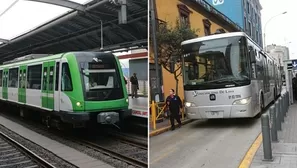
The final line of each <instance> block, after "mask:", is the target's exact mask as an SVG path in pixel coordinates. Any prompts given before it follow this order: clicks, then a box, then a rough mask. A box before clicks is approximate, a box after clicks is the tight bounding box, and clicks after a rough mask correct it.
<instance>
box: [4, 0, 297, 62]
mask: <svg viewBox="0 0 297 168" xmlns="http://www.w3.org/2000/svg"><path fill="white" fill-rule="evenodd" d="M14 1H15V0H0V14H1V13H2V12H3V11H4V10H5V9H6V8H8V6H9V5H11V4H12V3H13V2H14ZM72 1H74V2H78V3H82V4H84V3H86V2H89V1H90V0H72ZM260 3H261V4H262V7H263V9H262V11H261V14H262V27H263V28H262V29H263V34H264V26H265V24H266V23H267V21H268V20H269V19H270V18H271V17H272V16H275V15H277V14H280V13H282V12H285V11H286V12H288V13H287V14H285V15H280V16H278V17H275V18H274V19H272V20H271V21H270V22H269V23H268V24H266V25H267V26H266V31H265V32H266V44H267V45H268V44H272V43H273V44H277V45H285V46H287V47H289V48H290V57H291V58H296V59H297V48H296V47H294V46H295V45H297V31H296V30H297V24H294V22H295V20H296V19H295V16H297V10H296V7H295V5H297V2H296V1H295V0H260ZM69 10H70V9H67V8H64V7H59V6H54V5H49V4H44V3H38V2H32V1H26V0H19V1H18V3H17V4H16V5H15V6H13V7H12V8H11V9H10V10H9V11H8V12H6V13H5V14H4V15H3V16H1V17H0V38H3V39H11V38H13V37H15V36H18V35H21V34H23V33H25V32H27V31H29V30H31V29H33V28H35V27H37V26H39V25H40V24H42V23H46V22H48V21H50V20H51V19H53V18H55V17H57V16H59V15H62V14H64V13H65V12H67V11H69ZM292 21H293V22H292Z"/></svg>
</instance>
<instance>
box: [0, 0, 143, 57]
mask: <svg viewBox="0 0 297 168" xmlns="http://www.w3.org/2000/svg"><path fill="white" fill-rule="evenodd" d="M39 1H43V0H39ZM54 1H56V0H54ZM26 2H27V1H26ZM28 2H29V1H28ZM115 2H117V0H93V1H90V2H87V3H84V4H79V5H77V6H76V8H77V9H75V8H74V9H71V10H69V9H68V12H66V13H64V14H62V15H60V16H58V17H56V18H54V19H52V20H51V21H49V22H47V23H45V24H42V25H40V26H38V27H36V28H34V29H32V30H29V31H28V32H26V33H23V34H21V35H19V36H16V37H13V38H11V39H8V41H6V40H7V39H4V38H2V37H0V41H1V42H2V43H0V62H4V61H8V60H12V59H14V58H17V57H21V56H24V55H28V54H32V53H33V54H40V53H42V54H56V53H62V52H67V51H86V50H93V51H99V50H100V48H101V21H102V23H103V51H110V50H117V49H121V48H130V47H134V48H138V47H139V48H147V38H148V37H147V34H148V33H147V24H148V22H147V19H148V16H147V15H148V11H147V0H127V24H119V13H118V11H119V9H120V6H119V5H118V4H116V3H115ZM30 3H38V2H30ZM48 5H50V4H48ZM20 15H21V14H20ZM0 17H1V13H0ZM0 19H1V18H0ZM32 19H34V18H32ZM0 23H1V22H0ZM0 31H1V25H0Z"/></svg>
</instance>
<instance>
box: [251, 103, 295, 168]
mask: <svg viewBox="0 0 297 168" xmlns="http://www.w3.org/2000/svg"><path fill="white" fill-rule="evenodd" d="M296 121H297V104H296V103H295V104H293V105H291V106H290V107H289V111H288V113H287V117H285V122H284V123H283V124H282V131H279V132H278V140H279V142H277V143H272V156H273V158H274V160H273V161H263V160H262V159H263V158H264V156H263V155H264V154H263V143H262V141H261V140H258V141H259V142H260V143H259V142H257V140H256V141H255V142H254V144H257V143H258V144H259V145H260V146H259V148H258V150H257V151H256V154H255V156H254V158H253V159H252V160H251V161H252V163H251V166H250V167H251V168H272V167H273V168H296V167H297V122H296Z"/></svg>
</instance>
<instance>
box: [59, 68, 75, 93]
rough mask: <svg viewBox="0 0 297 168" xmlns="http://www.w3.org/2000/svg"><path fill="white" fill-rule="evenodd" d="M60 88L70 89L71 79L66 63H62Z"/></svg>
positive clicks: (63, 89)
mask: <svg viewBox="0 0 297 168" xmlns="http://www.w3.org/2000/svg"><path fill="white" fill-rule="evenodd" d="M61 90H62V91H72V90H73V88H72V80H71V74H70V69H69V65H68V63H63V64H62V79H61Z"/></svg>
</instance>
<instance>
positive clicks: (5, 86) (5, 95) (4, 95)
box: [2, 69, 8, 99]
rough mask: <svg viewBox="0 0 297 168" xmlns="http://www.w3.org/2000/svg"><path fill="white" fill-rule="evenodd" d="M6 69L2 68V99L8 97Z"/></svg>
mask: <svg viewBox="0 0 297 168" xmlns="http://www.w3.org/2000/svg"><path fill="white" fill-rule="evenodd" d="M7 86H8V69H4V70H3V87H2V93H3V94H2V95H3V99H8V88H7Z"/></svg>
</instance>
